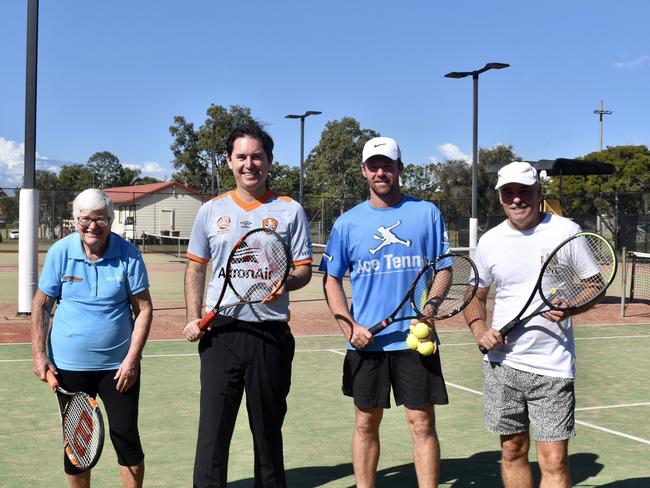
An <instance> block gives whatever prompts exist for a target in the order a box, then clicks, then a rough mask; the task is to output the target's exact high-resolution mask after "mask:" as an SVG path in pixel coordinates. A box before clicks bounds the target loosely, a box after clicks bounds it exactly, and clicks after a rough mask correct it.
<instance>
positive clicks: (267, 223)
mask: <svg viewBox="0 0 650 488" xmlns="http://www.w3.org/2000/svg"><path fill="white" fill-rule="evenodd" d="M262 227H264V228H265V229H269V230H273V231H275V230H277V229H278V220H277V219H274V218H273V217H266V218H265V219H263V220H262Z"/></svg>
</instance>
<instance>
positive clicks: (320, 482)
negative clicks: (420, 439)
mask: <svg viewBox="0 0 650 488" xmlns="http://www.w3.org/2000/svg"><path fill="white" fill-rule="evenodd" d="M576 336H577V348H578V365H577V367H578V379H577V383H576V384H577V397H578V410H577V413H576V419H577V422H578V424H577V427H576V428H577V432H578V435H577V437H575V438H574V439H572V440H571V442H570V446H569V447H570V457H571V470H572V475H573V482H574V484H575V485H576V486H585V487H586V486H599V487H608V488H615V487H616V488H642V487H648V486H650V463H649V462H648V459H650V424H649V423H648V422H647V420H646V419H647V418H648V417H649V416H650V374H649V373H648V371H650V356H649V355H648V353H647V350H648V348H649V346H650V324H641V325H617V326H594V327H579V328H577V330H576ZM441 338H442V340H443V346H442V348H441V354H442V356H443V364H444V371H445V377H446V380H447V382H448V389H449V394H450V404H449V405H447V406H443V407H438V408H437V410H436V411H437V421H438V430H439V436H440V441H441V447H442V457H443V460H442V473H441V486H449V487H466V486H477V487H488V488H489V487H497V486H501V483H500V480H499V464H498V463H499V452H498V438H497V437H496V436H494V435H492V434H488V433H486V432H485V431H484V430H483V423H482V413H481V396H480V391H481V383H482V376H481V368H480V366H481V356H480V354H479V353H478V351H477V349H476V345H475V344H474V343H473V342H471V341H470V336H469V333H468V332H467V331H458V332H443V333H441ZM342 354H343V344H342V340H341V338H339V337H298V338H297V339H296V356H295V360H294V373H293V384H292V389H291V394H290V396H289V413H288V415H287V419H286V423H285V428H284V434H285V460H286V468H287V475H288V480H289V486H292V487H315V486H325V487H350V486H353V485H354V478H353V476H352V466H351V464H350V436H351V432H352V426H353V421H354V418H353V409H352V403H351V401H350V399H348V398H345V397H343V396H342V394H341V393H340V376H341V362H342V359H343V356H342ZM198 367H199V362H198V356H197V355H196V346H195V345H193V344H189V343H187V342H182V341H150V342H149V343H148V344H147V347H146V349H145V356H144V359H143V376H142V378H143V383H142V396H141V414H140V429H141V433H142V441H143V445H144V449H145V452H146V469H147V474H146V477H145V483H146V486H158V487H181V486H190V485H191V475H192V464H193V459H194V442H195V438H196V428H197V414H198ZM0 377H1V381H0V398H1V399H2V401H1V403H0V486H2V487H27V486H48V487H57V486H61V487H64V486H67V484H66V481H65V477H64V474H63V472H62V467H61V464H62V463H61V461H62V449H61V433H60V427H59V418H58V411H57V404H56V399H55V397H54V394H53V393H51V391H50V390H49V389H48V387H47V385H46V384H45V383H40V382H39V381H38V380H37V379H36V378H35V377H34V376H33V374H32V372H31V359H30V348H29V346H28V345H26V344H7V345H1V346H0ZM381 432H382V454H381V459H380V465H379V474H378V483H377V486H378V487H406V486H416V479H415V473H414V470H413V466H412V464H411V443H410V435H409V433H408V431H407V427H406V424H405V420H404V412H403V409H402V408H392V409H390V410H387V411H386V414H385V417H384V422H383V424H382V431H381ZM252 451H253V448H252V440H251V435H250V432H249V431H248V425H247V421H246V413H245V408H244V406H243V405H242V409H241V411H240V416H239V419H238V424H237V428H236V431H235V435H234V438H233V442H232V447H231V458H230V474H229V479H230V481H231V484H229V486H233V487H235V488H244V487H250V486H252V484H253V482H252V470H253V454H252ZM534 468H535V471H536V473H537V472H538V470H537V466H536V464H534ZM537 476H538V475H537ZM93 486H95V487H111V488H112V487H115V486H119V478H118V473H117V467H116V461H115V454H114V452H113V450H112V446H111V444H110V441H108V440H107V445H106V446H105V449H104V453H103V455H102V459H101V460H100V461H99V464H98V465H97V467H96V468H95V469H94V470H93Z"/></svg>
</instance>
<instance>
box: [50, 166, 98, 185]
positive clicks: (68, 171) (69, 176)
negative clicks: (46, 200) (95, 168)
mask: <svg viewBox="0 0 650 488" xmlns="http://www.w3.org/2000/svg"><path fill="white" fill-rule="evenodd" d="M92 187H93V173H92V171H91V170H90V169H89V168H87V167H86V166H84V165H81V164H71V165H65V166H63V167H62V168H61V171H59V177H58V179H57V188H58V189H59V190H73V191H77V192H79V191H82V190H85V189H86V188H92Z"/></svg>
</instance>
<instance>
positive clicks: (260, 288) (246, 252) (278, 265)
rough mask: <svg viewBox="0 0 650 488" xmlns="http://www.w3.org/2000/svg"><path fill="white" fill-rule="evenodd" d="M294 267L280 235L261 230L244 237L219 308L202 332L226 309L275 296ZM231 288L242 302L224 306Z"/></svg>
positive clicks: (207, 317) (203, 323) (233, 258)
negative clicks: (225, 296)
mask: <svg viewBox="0 0 650 488" xmlns="http://www.w3.org/2000/svg"><path fill="white" fill-rule="evenodd" d="M290 263H291V260H290V253H289V248H288V247H287V245H286V244H285V242H284V241H283V240H282V237H280V235H279V234H278V233H277V232H274V231H272V230H270V229H266V228H259V229H253V230H251V231H250V232H247V233H246V234H244V235H243V236H242V237H241V239H239V241H237V244H235V246H234V247H233V249H232V251H231V252H230V256H228V261H227V263H226V272H225V275H226V277H225V281H224V283H223V288H222V289H221V294H220V295H219V299H218V300H217V304H216V305H215V306H214V308H213V309H212V310H211V311H210V312H209V313H207V314H206V315H205V317H203V318H202V319H201V321H200V322H199V329H201V330H205V329H206V328H207V327H208V326H209V325H210V323H211V322H212V320H213V319H214V318H215V316H216V315H217V314H218V313H219V312H221V311H222V310H224V309H226V308H230V307H235V306H237V305H245V304H249V303H259V302H261V301H263V300H264V299H265V298H267V297H268V296H269V295H271V294H272V293H275V292H276V291H277V290H279V289H280V287H281V286H282V285H283V284H284V282H285V281H286V280H287V277H288V276H289V268H290ZM228 287H230V289H232V291H233V292H234V293H235V295H236V296H237V298H238V299H239V301H237V302H235V303H229V304H226V305H221V301H222V300H223V297H224V295H225V293H226V288H228Z"/></svg>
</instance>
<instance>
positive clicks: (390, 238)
mask: <svg viewBox="0 0 650 488" xmlns="http://www.w3.org/2000/svg"><path fill="white" fill-rule="evenodd" d="M399 224H401V221H399V220H398V221H397V222H396V223H395V224H393V225H391V226H390V227H384V226H383V225H380V226H379V227H378V228H377V232H379V234H380V235H376V234H373V236H372V238H373V239H375V240H377V241H382V242H381V244H379V245H378V246H377V247H376V248H374V249H368V251H370V254H373V255H374V254H375V253H376V252H377V251H379V250H380V249H382V248H384V247H386V246H389V245H391V244H403V245H405V246H406V247H411V241H409V240H406V241H403V240H402V239H400V238H399V237H397V236H396V235H395V234H393V232H392V230H393V229H394V228H395V227H397V226H398V225H399Z"/></svg>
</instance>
